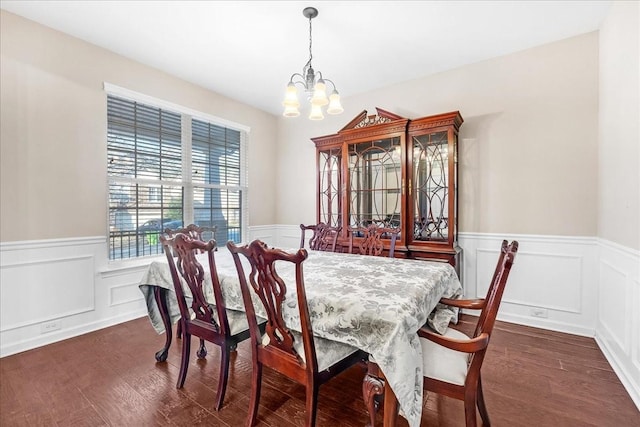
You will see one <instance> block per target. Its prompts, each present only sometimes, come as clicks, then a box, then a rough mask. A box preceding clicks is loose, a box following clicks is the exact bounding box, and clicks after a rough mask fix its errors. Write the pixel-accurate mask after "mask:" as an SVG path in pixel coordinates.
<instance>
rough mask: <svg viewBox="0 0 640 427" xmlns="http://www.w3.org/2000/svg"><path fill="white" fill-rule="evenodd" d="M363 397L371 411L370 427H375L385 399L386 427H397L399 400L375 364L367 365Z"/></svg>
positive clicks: (369, 363) (363, 383)
mask: <svg viewBox="0 0 640 427" xmlns="http://www.w3.org/2000/svg"><path fill="white" fill-rule="evenodd" d="M362 397H363V398H364V402H365V405H366V407H367V410H368V411H369V419H370V422H371V424H370V427H375V420H376V412H377V411H378V409H379V408H380V401H381V400H382V399H384V403H383V405H384V406H383V407H384V418H383V419H384V426H385V427H395V426H396V422H397V418H398V399H396V395H395V393H394V392H393V390H392V389H391V387H390V386H389V382H388V381H386V380H385V377H384V374H383V373H382V371H381V370H380V368H379V367H378V365H377V364H376V363H375V362H371V361H369V362H368V363H367V375H365V377H364V380H363V382H362Z"/></svg>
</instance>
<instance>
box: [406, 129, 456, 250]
mask: <svg viewBox="0 0 640 427" xmlns="http://www.w3.org/2000/svg"><path fill="white" fill-rule="evenodd" d="M412 145H413V186H414V189H413V194H414V199H413V203H414V208H413V211H414V213H415V218H414V230H413V238H414V240H422V241H426V240H432V241H433V240H436V241H446V240H448V238H449V211H448V209H449V193H448V188H449V187H448V166H449V146H448V144H447V132H446V131H445V132H436V133H432V134H429V135H420V136H418V137H414V138H413V140H412Z"/></svg>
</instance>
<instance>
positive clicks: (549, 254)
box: [458, 233, 597, 336]
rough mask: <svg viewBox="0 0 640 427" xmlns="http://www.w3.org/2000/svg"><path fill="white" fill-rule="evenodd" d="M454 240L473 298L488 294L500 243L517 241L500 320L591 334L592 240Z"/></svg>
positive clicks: (468, 236) (593, 309)
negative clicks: (517, 244) (457, 245)
mask: <svg viewBox="0 0 640 427" xmlns="http://www.w3.org/2000/svg"><path fill="white" fill-rule="evenodd" d="M458 239H459V244H460V246H461V247H462V249H463V260H464V262H463V263H464V265H463V276H462V277H463V286H464V288H465V295H466V296H468V297H474V298H475V297H484V296H485V295H486V292H487V288H488V286H489V282H490V280H491V277H492V276H493V271H494V269H495V266H496V262H497V260H498V254H499V250H500V245H501V242H502V240H503V239H506V240H508V241H512V240H517V241H518V242H519V249H518V254H517V256H516V260H515V263H514V266H513V268H512V270H511V275H510V277H509V282H508V283H507V288H506V290H505V294H504V297H503V302H502V305H501V306H500V312H499V314H498V319H500V320H505V321H508V322H514V323H518V324H522V325H528V326H535V327H539V328H545V329H551V330H556V331H561V332H568V333H572V334H578V335H585V336H594V332H595V319H596V314H597V311H596V310H597V306H596V301H595V296H596V286H597V275H596V268H595V266H596V259H597V247H596V239H595V238H576V237H563V236H531V235H495V234H474V233H460V234H459V238H458ZM470 314H474V313H473V312H471V313H470Z"/></svg>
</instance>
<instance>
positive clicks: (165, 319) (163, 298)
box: [153, 286, 173, 362]
mask: <svg viewBox="0 0 640 427" xmlns="http://www.w3.org/2000/svg"><path fill="white" fill-rule="evenodd" d="M153 296H154V298H155V300H156V304H157V305H158V310H160V316H161V317H162V323H163V324H164V331H165V336H166V340H165V343H164V347H163V348H162V349H161V350H159V351H157V352H156V360H157V361H158V362H164V361H166V360H167V355H168V354H169V347H171V339H172V338H173V336H172V335H173V332H172V330H171V318H170V317H169V309H168V307H167V290H166V289H164V288H161V287H159V286H154V287H153Z"/></svg>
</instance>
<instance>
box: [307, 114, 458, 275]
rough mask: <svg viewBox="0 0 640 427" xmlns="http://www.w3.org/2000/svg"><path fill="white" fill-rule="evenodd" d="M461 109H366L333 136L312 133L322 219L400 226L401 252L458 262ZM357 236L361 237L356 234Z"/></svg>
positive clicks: (400, 254)
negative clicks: (419, 113) (410, 113)
mask: <svg viewBox="0 0 640 427" xmlns="http://www.w3.org/2000/svg"><path fill="white" fill-rule="evenodd" d="M462 122H463V119H462V116H461V115H460V113H459V112H458V111H454V112H450V113H445V114H438V115H435V116H429V117H422V118H418V119H407V118H404V117H401V116H399V115H396V114H393V113H390V112H388V111H385V110H382V109H380V108H377V109H376V114H373V115H368V114H367V111H363V112H362V113H360V114H359V115H358V116H356V117H355V118H354V119H353V120H352V121H351V122H349V123H348V124H347V125H346V126H345V127H344V128H342V129H341V130H339V131H338V132H337V133H335V134H332V135H326V136H320V137H316V138H312V141H313V142H314V143H315V145H316V161H317V221H318V222H324V223H326V224H329V225H331V226H334V227H342V228H341V229H342V235H341V236H340V239H339V243H340V242H345V241H347V239H348V236H347V232H348V230H349V229H353V228H358V227H367V226H368V225H370V224H377V225H379V226H381V227H392V228H396V229H399V231H400V235H399V237H398V240H397V242H396V254H395V256H396V257H404V258H428V259H438V260H443V261H447V262H449V263H450V264H452V265H453V266H454V267H456V269H459V264H460V252H461V251H460V248H459V247H458V243H457V177H458V173H457V146H458V144H457V141H458V130H459V129H460V125H461V124H462ZM356 239H357V236H356Z"/></svg>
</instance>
